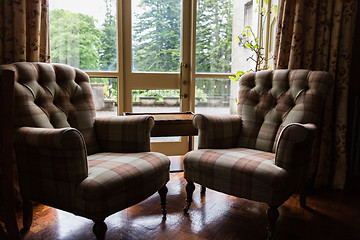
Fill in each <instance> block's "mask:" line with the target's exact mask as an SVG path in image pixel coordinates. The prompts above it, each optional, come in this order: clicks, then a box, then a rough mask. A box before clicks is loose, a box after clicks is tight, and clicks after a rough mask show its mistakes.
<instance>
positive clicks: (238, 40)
mask: <svg viewBox="0 0 360 240" xmlns="http://www.w3.org/2000/svg"><path fill="white" fill-rule="evenodd" d="M239 42H240V37H239V36H238V37H237V38H236V39H235V43H236V44H238V43H239Z"/></svg>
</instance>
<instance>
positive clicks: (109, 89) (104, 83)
mask: <svg viewBox="0 0 360 240" xmlns="http://www.w3.org/2000/svg"><path fill="white" fill-rule="evenodd" d="M90 85H91V90H92V92H93V100H94V103H95V110H96V116H97V117H103V116H116V115H117V96H118V95H117V94H118V91H117V78H90Z"/></svg>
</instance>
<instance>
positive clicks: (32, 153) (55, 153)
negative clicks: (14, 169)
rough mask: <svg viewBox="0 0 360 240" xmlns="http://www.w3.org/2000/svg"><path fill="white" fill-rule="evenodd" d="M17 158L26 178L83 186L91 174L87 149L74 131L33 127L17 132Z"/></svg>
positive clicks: (80, 136) (15, 138)
mask: <svg viewBox="0 0 360 240" xmlns="http://www.w3.org/2000/svg"><path fill="white" fill-rule="evenodd" d="M14 142H15V150H16V159H17V164H18V167H19V170H20V172H22V173H25V175H26V176H30V177H31V176H32V175H34V176H42V177H44V178H48V179H53V180H58V181H64V182H72V183H75V184H77V183H79V182H81V181H82V180H83V179H84V178H86V177H87V174H88V166H87V157H86V147H85V142H84V139H83V137H82V135H81V133H80V132H79V131H78V130H76V129H74V128H61V129H49V128H32V127H22V128H19V129H17V130H16V132H15V137H14Z"/></svg>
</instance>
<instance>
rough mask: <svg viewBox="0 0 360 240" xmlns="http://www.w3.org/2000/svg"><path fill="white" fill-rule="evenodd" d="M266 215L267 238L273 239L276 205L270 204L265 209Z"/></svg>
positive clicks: (276, 214)
mask: <svg viewBox="0 0 360 240" xmlns="http://www.w3.org/2000/svg"><path fill="white" fill-rule="evenodd" d="M266 214H267V217H268V227H267V239H268V240H270V239H273V237H274V233H275V225H276V220H277V219H278V217H279V211H278V209H277V207H273V206H270V207H269V208H268V210H267V211H266Z"/></svg>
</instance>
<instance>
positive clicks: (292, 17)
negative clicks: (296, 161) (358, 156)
mask: <svg viewBox="0 0 360 240" xmlns="http://www.w3.org/2000/svg"><path fill="white" fill-rule="evenodd" d="M357 7H358V2H357V0H305V1H293V0H281V1H280V3H279V6H278V9H279V12H278V28H277V35H276V45H275V56H274V60H275V69H281V68H288V69H297V68H306V69H311V70H323V71H328V72H330V73H331V74H332V75H333V77H334V79H335V86H334V89H333V91H332V93H331V94H330V95H329V96H328V99H327V101H326V106H325V109H326V110H325V112H324V115H323V121H322V125H321V139H320V140H319V141H318V142H317V146H316V147H315V148H314V153H313V161H312V162H311V166H310V173H309V175H310V176H311V180H312V181H313V185H314V187H324V186H331V187H333V188H337V189H343V188H344V186H345V182H346V173H347V160H346V129H347V97H348V89H349V75H350V67H351V62H350V61H351V55H352V52H351V49H352V46H353V40H354V39H353V38H354V30H355V23H356V19H355V18H356V11H357Z"/></svg>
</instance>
